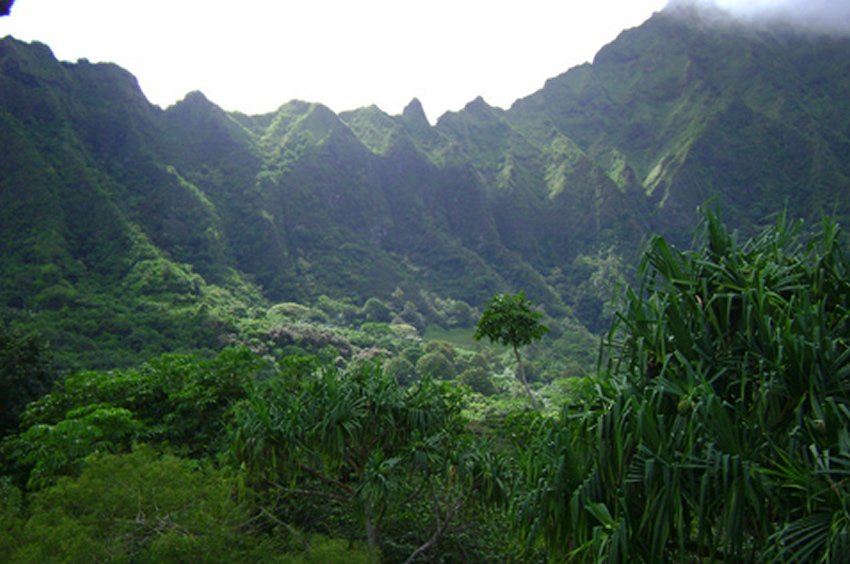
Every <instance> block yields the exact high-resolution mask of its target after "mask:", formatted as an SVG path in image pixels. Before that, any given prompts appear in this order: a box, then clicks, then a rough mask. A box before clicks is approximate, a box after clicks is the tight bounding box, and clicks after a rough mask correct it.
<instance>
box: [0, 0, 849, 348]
mask: <svg viewBox="0 0 850 564" xmlns="http://www.w3.org/2000/svg"><path fill="white" fill-rule="evenodd" d="M848 60H850V40H848V39H847V38H846V37H838V36H834V35H832V36H828V35H824V36H818V35H814V34H811V33H802V32H797V31H794V30H791V29H768V28H754V27H748V26H744V25H743V24H738V23H735V22H734V21H731V20H723V18H719V19H718V18H717V17H709V16H708V15H707V14H706V13H705V12H703V11H700V10H699V9H695V8H693V7H692V6H691V7H686V8H682V7H681V6H679V7H675V6H674V7H673V8H670V9H667V10H665V11H663V12H661V13H658V14H656V15H654V16H653V17H652V18H650V19H649V20H648V21H647V22H646V23H645V24H643V25H642V26H640V27H638V28H635V29H631V30H628V31H625V32H623V33H622V34H621V35H620V36H619V37H618V38H617V39H616V40H615V41H614V42H613V43H611V44H610V45H608V46H606V47H605V48H603V49H602V50H601V51H600V52H599V53H598V55H597V56H596V58H595V59H594V61H593V63H592V64H586V65H582V66H579V67H576V68H573V69H571V70H569V71H567V72H566V73H564V74H562V75H561V76H558V77H555V78H552V79H551V80H549V81H547V82H546V84H545V86H544V87H543V88H542V89H541V90H540V91H538V92H535V93H533V94H531V95H530V96H528V97H526V98H524V99H521V100H518V101H517V102H516V103H515V104H514V105H513V106H512V107H511V108H510V109H508V110H502V109H499V108H495V107H492V106H490V105H488V104H487V103H486V101H484V100H483V99H481V98H478V99H476V100H473V101H471V102H470V103H469V104H468V105H467V106H466V107H465V108H463V109H462V110H461V111H458V112H449V113H447V114H445V115H443V116H442V117H441V118H440V119H439V120H438V122H437V124H436V125H435V126H431V125H430V124H429V123H428V121H427V120H426V119H425V114H424V111H423V109H422V106H421V104H420V103H419V101H418V100H413V101H411V103H410V104H409V105H408V107H407V108H405V110H404V111H403V112H402V114H401V115H397V116H390V115H387V114H385V113H384V112H382V111H381V110H380V109H378V108H377V107H367V108H361V109H359V110H356V111H352V112H345V113H343V114H340V115H336V114H335V113H334V112H332V111H331V110H330V109H328V108H327V107H324V106H322V105H321V104H315V103H308V102H302V101H292V102H289V103H286V104H284V105H282V106H281V107H280V108H279V109H278V110H277V111H275V112H272V113H270V114H266V115H255V116H248V115H244V114H239V113H228V112H225V111H223V110H222V109H221V108H219V107H217V106H216V105H215V104H213V103H212V102H210V101H209V100H207V99H206V98H205V97H204V96H203V94H201V93H199V92H194V93H191V94H189V95H187V96H186V98H185V99H184V100H182V101H181V102H179V103H177V104H175V105H174V106H172V107H170V108H167V109H165V110H163V109H161V108H159V107H157V106H154V105H152V104H150V103H149V102H148V101H147V100H146V99H145V97H144V96H143V94H142V92H141V90H140V89H139V86H138V83H137V82H136V80H135V78H134V77H133V76H132V75H130V74H129V73H128V72H126V71H124V70H123V69H121V68H119V67H117V66H115V65H111V64H90V63H88V62H87V61H85V60H81V61H78V62H76V63H66V62H59V61H57V60H56V59H55V58H54V56H53V55H52V53H51V52H50V50H49V48H48V47H46V46H44V45H41V44H38V43H33V44H25V43H21V42H19V41H17V40H15V39H12V38H6V39H3V40H1V41H0V143H2V147H3V148H4V156H3V159H0V265H1V266H2V270H1V271H0V306H2V307H4V308H5V309H4V312H5V313H4V317H8V318H12V319H16V320H19V321H22V322H27V321H32V322H34V323H36V324H37V325H39V326H40V327H43V328H45V331H46V332H47V335H48V338H49V339H50V340H51V341H52V342H53V344H54V346H56V347H59V348H60V349H69V350H74V351H77V352H79V353H80V354H81V355H82V356H81V357H80V358H81V359H82V360H81V362H83V363H95V364H97V363H99V364H100V365H104V364H105V365H120V364H126V363H127V362H129V361H130V360H131V359H130V357H128V356H127V354H128V353H127V351H131V353H132V354H135V355H142V356H143V355H145V354H151V353H153V352H157V351H160V350H171V349H175V348H181V347H183V348H193V349H196V348H216V347H218V346H220V345H221V343H222V339H223V338H226V336H227V335H228V334H230V333H232V332H234V331H237V328H236V327H235V325H234V323H235V322H234V319H239V318H247V317H250V316H251V315H255V314H258V313H257V312H262V311H264V310H265V308H267V307H268V305H269V303H273V302H284V301H296V302H301V303H315V302H316V301H317V300H319V299H320V298H321V297H322V296H329V297H330V298H332V299H349V300H351V301H353V302H354V303H355V304H361V303H363V302H364V301H365V300H366V299H367V298H369V297H378V298H382V299H389V298H390V297H391V296H394V298H393V299H401V300H402V303H403V302H405V301H407V302H410V303H411V307H414V308H418V310H419V311H420V312H422V313H423V314H424V315H425V316H426V317H428V311H429V308H430V307H431V304H432V302H434V300H436V299H444V298H452V299H454V300H460V301H465V302H467V303H469V304H471V305H473V306H477V305H481V304H483V303H484V302H485V301H486V300H487V299H488V298H489V297H490V296H491V295H492V294H494V293H497V292H501V291H509V290H510V291H516V290H520V289H522V290H525V291H526V292H527V294H528V295H529V296H530V297H531V298H532V299H534V300H535V301H537V302H538V303H540V304H542V305H543V306H544V307H545V308H546V310H547V312H548V313H549V314H550V315H553V316H558V317H560V316H569V315H575V316H577V317H578V319H580V320H581V321H582V322H584V323H585V324H586V325H587V326H589V327H591V328H592V329H594V330H601V329H603V328H604V315H603V314H602V309H603V302H604V301H605V298H606V294H605V292H607V291H608V285H607V283H608V282H610V281H611V280H613V279H615V278H617V277H619V276H621V275H622V274H623V273H624V272H625V271H627V270H628V268H627V265H628V264H632V263H633V261H634V259H635V257H636V256H637V253H638V251H639V249H640V241H641V240H642V238H644V237H645V236H646V235H647V233H649V232H650V231H654V232H659V233H662V234H665V235H666V236H668V237H670V238H671V239H672V240H674V241H676V242H677V243H679V244H682V245H685V244H687V243H688V241H689V238H690V233H691V232H692V227H693V224H694V222H695V221H696V219H697V217H698V215H697V212H696V209H697V207H698V206H700V205H703V204H704V203H705V202H706V201H709V202H711V205H715V206H717V207H718V208H720V209H721V210H722V212H723V213H724V214H725V219H726V220H727V221H729V222H730V223H731V224H733V225H735V226H736V227H738V228H739V229H741V230H742V231H744V232H748V231H751V230H753V229H755V228H757V227H758V226H759V225H761V224H762V223H763V222H764V221H765V220H766V219H767V216H768V215H769V214H772V213H775V212H777V211H780V210H782V209H784V208H787V209H788V210H789V211H790V212H791V213H792V215H798V216H801V217H806V218H817V217H818V216H819V215H820V214H821V213H823V212H829V213H832V214H834V215H837V216H838V217H839V218H847V217H850V197H848V189H850V97H848V96H847V92H848V91H850V73H848V72H847V71H848V70H850V69H848V65H847V61H848ZM624 265H626V266H624ZM399 296H403V297H402V298H399Z"/></svg>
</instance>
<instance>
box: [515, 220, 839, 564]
mask: <svg viewBox="0 0 850 564" xmlns="http://www.w3.org/2000/svg"><path fill="white" fill-rule="evenodd" d="M848 269H850V262H848V260H847V258H846V256H845V255H844V253H843V251H842V245H841V243H840V240H839V235H838V230H837V227H836V226H835V225H834V224H833V223H830V222H828V221H827V222H824V224H823V227H822V230H821V231H820V232H819V233H818V234H817V236H815V237H813V238H812V239H802V238H801V237H800V235H799V225H792V224H788V223H786V222H785V221H784V219H783V220H780V221H779V222H778V223H777V225H776V227H774V228H771V229H767V230H766V231H764V232H763V233H762V234H761V235H759V236H758V237H757V238H755V239H752V240H749V241H747V242H746V243H743V244H739V243H737V242H736V241H735V239H734V238H733V237H732V236H731V235H730V234H729V233H728V232H727V231H726V230H725V228H724V227H723V226H722V225H720V223H719V222H718V220H717V219H716V217H715V216H713V215H711V214H709V215H707V217H706V220H705V222H704V225H703V228H702V230H701V237H700V240H699V241H698V245H697V249H696V250H695V251H692V252H681V251H678V250H676V249H674V248H671V247H670V246H669V245H668V244H667V243H666V242H665V241H664V239H662V238H655V239H653V241H652V243H651V246H650V249H649V250H648V252H647V254H646V256H645V260H644V262H643V265H642V268H641V286H640V287H639V288H638V289H637V290H634V291H630V292H629V294H628V296H627V302H626V304H625V309H624V311H623V312H622V314H621V315H620V316H619V321H618V323H617V324H615V326H614V328H613V329H612V331H611V333H610V335H609V338H608V339H607V341H606V345H605V352H606V357H607V363H606V364H605V366H603V370H602V372H601V373H600V375H599V377H600V390H601V392H602V393H601V394H600V396H599V399H598V402H597V403H596V405H595V406H594V407H593V408H592V409H589V410H587V411H585V412H582V413H574V412H570V411H565V412H564V414H563V415H562V416H561V419H560V421H558V422H553V423H551V424H550V425H548V426H547V430H545V431H544V434H543V435H542V440H541V442H540V443H539V445H538V448H539V450H538V451H537V452H534V451H532V453H531V455H530V463H529V465H528V475H527V480H528V483H529V485H530V486H531V487H532V489H531V491H530V492H529V494H528V495H527V497H526V498H525V499H524V500H523V501H522V502H521V504H520V510H521V514H522V516H523V519H524V522H525V524H526V528H527V529H526V531H527V534H528V535H529V538H532V539H533V538H536V536H537V535H541V536H542V538H543V539H544V540H545V542H546V545H547V546H548V548H549V550H550V552H551V553H552V554H557V555H560V556H569V557H570V558H575V559H576V560H579V561H599V560H605V561H617V562H626V561H628V562H635V561H645V562H658V561H666V560H673V561H684V560H691V559H692V558H694V557H697V558H700V559H705V560H715V559H716V560H721V561H727V560H733V561H754V560H766V561H780V562H812V561H823V562H838V561H842V560H844V559H845V558H846V556H847V555H848V554H850V511H848V501H850V490H848V488H847V476H848V472H850V435H848V429H850V380H848V378H850V346H848V345H850V343H848V329H850V326H848V324H850V279H848V274H850V270H848Z"/></svg>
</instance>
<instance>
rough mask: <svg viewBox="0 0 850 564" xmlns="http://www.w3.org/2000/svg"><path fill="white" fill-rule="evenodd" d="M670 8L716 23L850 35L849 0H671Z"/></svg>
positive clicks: (669, 9) (668, 6)
mask: <svg viewBox="0 0 850 564" xmlns="http://www.w3.org/2000/svg"><path fill="white" fill-rule="evenodd" d="M666 10H668V11H671V12H678V13H680V14H685V15H689V16H695V15H696V16H698V17H699V18H700V19H701V20H702V21H703V22H707V23H714V24H723V23H726V24H729V23H733V22H735V23H746V24H748V25H753V26H757V27H765V26H769V27H781V28H792V29H795V30H797V31H803V32H809V33H817V34H828V35H840V36H850V3H848V2H846V1H845V0H755V1H753V0H670V2H669V3H668V5H667V8H666Z"/></svg>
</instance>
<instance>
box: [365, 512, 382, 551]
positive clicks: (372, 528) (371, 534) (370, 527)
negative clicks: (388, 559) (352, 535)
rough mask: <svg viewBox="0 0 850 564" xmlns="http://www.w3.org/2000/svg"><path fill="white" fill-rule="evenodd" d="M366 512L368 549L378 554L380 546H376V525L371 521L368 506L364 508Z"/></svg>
mask: <svg viewBox="0 0 850 564" xmlns="http://www.w3.org/2000/svg"><path fill="white" fill-rule="evenodd" d="M365 513H366V541H367V542H368V543H369V550H370V551H371V552H372V554H379V552H380V547H379V546H378V525H377V524H376V523H375V522H374V521H373V518H372V511H371V509H370V508H368V507H366V508H365Z"/></svg>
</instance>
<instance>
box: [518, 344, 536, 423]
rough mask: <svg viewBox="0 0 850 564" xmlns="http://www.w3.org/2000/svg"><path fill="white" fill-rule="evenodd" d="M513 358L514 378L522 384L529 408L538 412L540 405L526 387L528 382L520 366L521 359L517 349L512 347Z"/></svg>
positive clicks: (523, 369)
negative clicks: (514, 358) (529, 403)
mask: <svg viewBox="0 0 850 564" xmlns="http://www.w3.org/2000/svg"><path fill="white" fill-rule="evenodd" d="M514 356H515V357H516V376H517V378H518V379H519V381H520V382H522V385H523V387H525V393H526V394H528V399H530V400H531V407H533V408H534V409H536V410H537V411H540V404H539V403H538V402H537V398H535V397H534V394H532V393H531V388H530V387H529V386H528V380H526V379H525V368H524V367H523V365H522V357H520V355H519V349H518V348H517V347H514Z"/></svg>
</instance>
